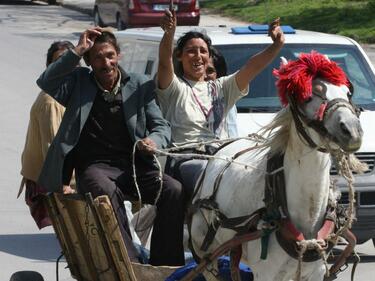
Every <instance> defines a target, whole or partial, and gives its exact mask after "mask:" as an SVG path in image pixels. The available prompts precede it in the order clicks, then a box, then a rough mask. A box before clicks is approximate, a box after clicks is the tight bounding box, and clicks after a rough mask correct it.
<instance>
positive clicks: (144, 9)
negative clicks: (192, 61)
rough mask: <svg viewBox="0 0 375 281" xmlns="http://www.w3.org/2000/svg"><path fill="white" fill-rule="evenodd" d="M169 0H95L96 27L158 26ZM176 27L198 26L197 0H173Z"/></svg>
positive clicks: (121, 28)
mask: <svg viewBox="0 0 375 281" xmlns="http://www.w3.org/2000/svg"><path fill="white" fill-rule="evenodd" d="M169 2H170V0H95V6H94V22H95V25H96V26H107V25H111V26H116V27H117V29H118V30H123V29H126V28H128V27H144V26H159V24H160V19H161V17H162V16H163V14H164V11H165V9H167V8H168V7H169ZM173 6H174V9H175V11H176V14H177V25H198V24H199V18H200V10H199V0H174V1H173Z"/></svg>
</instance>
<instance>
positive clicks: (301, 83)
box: [273, 51, 349, 106]
mask: <svg viewBox="0 0 375 281" xmlns="http://www.w3.org/2000/svg"><path fill="white" fill-rule="evenodd" d="M273 75H275V77H276V78H277V79H278V80H277V82H276V87H277V88H278V91H279V97H280V100H281V103H282V105H283V106H286V105H288V99H287V95H290V96H291V97H293V96H294V98H295V99H296V100H297V102H298V103H301V102H303V101H305V100H307V99H308V98H309V97H311V95H312V80H314V79H315V78H320V79H322V80H325V81H327V82H329V83H331V84H334V85H337V86H340V85H346V86H349V80H348V78H347V77H346V74H345V72H344V71H343V70H342V69H341V68H340V67H339V66H338V65H337V63H335V62H334V61H331V60H329V59H327V58H326V57H325V56H324V55H322V54H320V53H318V52H316V51H312V52H311V53H309V54H304V53H302V54H301V55H300V56H299V58H298V59H297V60H295V61H289V62H288V63H287V64H283V63H281V65H280V68H279V69H274V70H273Z"/></svg>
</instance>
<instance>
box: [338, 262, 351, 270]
mask: <svg viewBox="0 0 375 281" xmlns="http://www.w3.org/2000/svg"><path fill="white" fill-rule="evenodd" d="M348 267H349V265H348V263H347V262H346V263H344V264H343V265H342V266H341V267H340V268H339V272H343V271H345V270H346V269H347V268H348Z"/></svg>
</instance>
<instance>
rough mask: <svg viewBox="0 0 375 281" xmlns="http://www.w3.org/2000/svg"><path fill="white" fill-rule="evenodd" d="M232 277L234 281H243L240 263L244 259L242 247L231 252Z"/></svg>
mask: <svg viewBox="0 0 375 281" xmlns="http://www.w3.org/2000/svg"><path fill="white" fill-rule="evenodd" d="M229 255H230V276H231V277H232V281H241V275H240V261H241V257H242V245H239V246H236V247H235V248H233V249H231V250H230V254H229Z"/></svg>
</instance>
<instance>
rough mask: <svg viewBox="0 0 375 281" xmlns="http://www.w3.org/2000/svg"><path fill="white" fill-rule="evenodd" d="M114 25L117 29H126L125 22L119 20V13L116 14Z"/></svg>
mask: <svg viewBox="0 0 375 281" xmlns="http://www.w3.org/2000/svg"><path fill="white" fill-rule="evenodd" d="M116 27H117V30H124V29H126V27H127V26H126V24H125V23H124V22H123V21H122V20H121V17H120V14H117V16H116Z"/></svg>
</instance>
